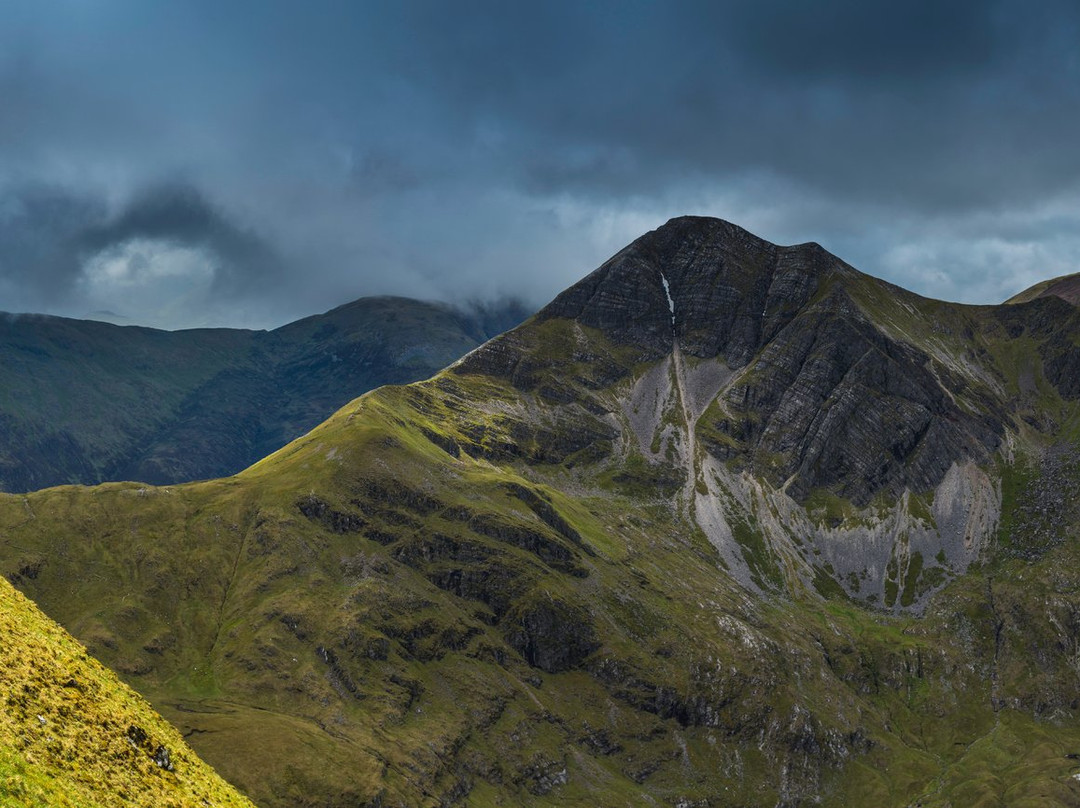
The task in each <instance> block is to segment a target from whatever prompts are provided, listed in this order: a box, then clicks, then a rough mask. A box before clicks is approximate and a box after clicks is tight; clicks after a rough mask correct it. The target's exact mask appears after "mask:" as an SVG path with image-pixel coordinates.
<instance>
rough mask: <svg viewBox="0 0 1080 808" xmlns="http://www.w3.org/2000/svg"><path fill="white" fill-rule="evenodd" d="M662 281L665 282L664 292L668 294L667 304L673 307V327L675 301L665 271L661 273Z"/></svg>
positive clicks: (673, 321) (673, 324)
mask: <svg viewBox="0 0 1080 808" xmlns="http://www.w3.org/2000/svg"><path fill="white" fill-rule="evenodd" d="M660 282H661V283H662V284H664V294H665V295H667V305H668V308H669V309H671V327H672V328H674V327H675V301H674V300H672V299H671V285H670V284H669V283H668V279H667V276H666V275H664V273H663V272H661V273H660Z"/></svg>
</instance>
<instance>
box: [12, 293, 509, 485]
mask: <svg viewBox="0 0 1080 808" xmlns="http://www.w3.org/2000/svg"><path fill="white" fill-rule="evenodd" d="M523 316H524V312H522V311H520V309H519V308H518V307H516V306H514V305H508V306H505V307H496V308H492V309H478V310H476V311H473V312H472V313H470V314H466V313H463V312H458V311H456V310H452V309H450V308H448V307H444V306H439V305H435V304H430V303H422V302H420V301H415V300H408V299H404V298H364V299H361V300H358V301H356V302H354V303H351V304H348V305H346V306H342V307H339V308H337V309H334V310H333V311H330V312H327V313H326V314H321V315H317V316H315V317H309V318H306V319H304V320H300V321H298V322H295V323H291V324H289V325H286V326H283V327H282V328H279V329H276V330H274V331H270V332H254V331H242V330H236V329H196V330H190V331H175V332H167V331H158V330H154V329H149V328H139V327H130V326H127V327H119V326H114V325H110V324H107V323H99V322H93V321H81V320H68V319H63V318H58V317H45V316H40V315H14V316H5V317H3V318H2V319H0V367H3V369H4V384H3V385H2V389H0V445H2V447H3V448H2V449H0V488H2V489H3V490H8V491H25V490H30V489H34V488H43V487H46V486H49V485H57V484H61V483H97V482H101V481H103V480H117V479H136V480H146V481H149V482H154V483H158V484H166V483H173V482H181V481H184V480H191V479H200V478H210V477H220V476H225V475H228V474H233V473H235V472H236V471H239V470H240V469H242V468H244V467H246V466H248V465H250V464H251V463H253V462H255V461H256V460H258V459H259V458H261V457H264V456H265V455H266V454H268V453H269V452H272V451H274V450H275V449H278V448H280V447H281V446H283V445H284V444H285V443H288V441H290V440H292V439H293V438H295V437H297V436H298V435H301V434H303V432H305V431H306V430H308V429H310V428H311V427H313V426H315V425H316V424H317V423H319V422H320V421H321V420H323V419H324V418H325V417H326V416H327V415H329V414H330V413H332V412H333V411H334V410H335V409H337V408H338V407H340V406H341V405H342V404H344V403H345V402H347V401H349V400H350V399H352V398H354V397H355V396H356V395H357V394H358V393H360V392H363V391H366V390H369V389H372V388H374V387H378V386H379V385H382V384H388V383H403V382H410V381H415V380H416V379H421V378H425V377H427V376H429V375H431V374H432V373H434V372H435V371H436V370H438V369H439V368H441V367H443V366H444V365H446V364H447V363H449V362H451V361H453V360H454V359H456V358H458V357H459V356H461V355H462V354H464V353H465V352H466V351H468V350H471V349H472V348H474V347H476V346H477V345H478V344H480V343H481V342H483V341H484V340H486V339H488V338H489V337H491V336H493V335H494V334H496V333H498V332H499V331H501V330H504V329H505V328H509V327H511V326H513V325H515V324H517V322H519V321H520V319H521V318H522V317H523Z"/></svg>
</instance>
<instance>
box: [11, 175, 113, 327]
mask: <svg viewBox="0 0 1080 808" xmlns="http://www.w3.org/2000/svg"><path fill="white" fill-rule="evenodd" d="M104 216H105V209H104V205H103V204H102V203H101V202H100V200H97V199H93V198H90V197H86V196H77V195H73V194H71V193H70V192H67V191H65V190H63V189H60V188H56V187H50V186H30V187H24V188H20V189H18V190H15V191H11V192H9V193H7V194H6V195H3V196H0V289H2V290H3V296H4V298H5V299H4V300H0V309H4V310H8V311H18V310H20V307H49V306H52V305H54V304H62V303H66V302H67V300H68V298H69V297H70V295H71V293H72V291H73V289H74V286H75V283H76V281H77V280H78V277H79V274H80V272H81V258H80V246H79V241H80V238H81V236H82V234H83V233H84V232H85V231H86V229H87V228H88V227H92V226H95V225H96V224H97V223H98V222H100V221H102V220H103V219H104ZM12 302H16V304H15V305H12Z"/></svg>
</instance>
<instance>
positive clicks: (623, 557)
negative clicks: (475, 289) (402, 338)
mask: <svg viewBox="0 0 1080 808" xmlns="http://www.w3.org/2000/svg"><path fill="white" fill-rule="evenodd" d="M1029 298H1030V299H1024V300H1021V301H1014V302H1011V303H1010V304H1008V305H1005V304H1003V305H1000V306H962V305H958V304H951V303H944V302H941V301H934V300H927V299H925V298H921V297H919V296H917V295H915V294H912V293H910V292H907V291H905V290H903V289H899V288H897V287H895V286H892V285H890V284H887V283H885V282H883V281H880V280H877V279H875V278H872V277H870V276H867V275H864V274H862V273H860V272H858V271H857V270H855V269H854V268H853V267H851V266H849V265H848V264H846V263H844V262H843V261H842V260H840V259H839V258H836V257H835V256H832V255H831V254H829V253H828V252H827V251H825V250H824V249H822V248H821V247H820V246H818V245H816V244H803V245H796V246H791V247H780V246H776V245H773V244H770V243H768V242H766V241H763V240H761V239H759V238H757V237H755V236H753V235H752V234H750V233H748V232H746V231H745V230H742V229H741V228H739V227H737V226H735V225H732V224H730V223H727V222H723V221H720V220H716V219H705V218H690V217H688V218H680V219H675V220H672V221H671V222H669V223H668V224H666V225H665V226H663V227H661V228H659V229H658V230H656V231H654V232H652V233H649V234H646V235H645V236H643V237H641V238H640V239H638V240H637V241H635V242H634V243H633V244H631V245H629V246H628V247H626V248H625V249H624V250H622V251H621V252H619V253H618V254H617V255H615V256H614V257H612V258H611V259H610V260H609V261H607V262H606V263H605V264H604V265H603V266H601V267H600V268H599V269H597V270H596V271H595V272H593V273H592V274H591V275H589V276H587V277H586V278H584V279H583V280H582V281H580V282H579V283H578V284H576V285H574V286H573V287H571V288H570V289H568V290H566V291H565V292H564V293H563V294H561V295H559V296H558V297H557V298H556V299H555V300H554V301H552V303H551V304H549V305H548V306H547V307H546V308H544V309H543V310H541V311H540V312H539V313H538V314H537V315H535V316H534V317H532V318H531V319H529V320H528V321H526V322H525V323H523V324H522V325H520V326H519V327H517V328H515V329H513V330H511V331H509V332H507V333H505V334H503V335H501V336H499V337H496V338H495V339H493V340H490V341H489V342H487V343H485V344H483V345H482V346H480V347H478V348H476V349H475V350H473V351H472V352H471V353H469V354H467V355H466V356H465V357H464V358H462V359H461V360H459V361H457V362H456V363H454V364H453V365H451V366H450V367H448V368H447V369H446V370H444V371H442V372H440V373H438V374H436V375H435V376H433V377H432V378H430V379H428V380H426V381H422V382H417V383H414V384H410V385H407V386H400V387H383V388H380V389H378V390H375V391H373V392H370V393H368V394H366V395H364V396H362V397H361V398H358V399H356V400H355V401H353V402H352V403H351V404H349V405H347V406H346V407H344V408H343V409H341V410H339V411H338V412H337V413H336V414H335V415H334V416H333V417H331V418H330V419H329V420H328V421H326V422H324V423H323V424H321V425H320V426H318V427H316V428H315V429H314V430H312V431H311V432H310V433H308V434H307V435H305V436H304V437H302V438H300V439H298V440H296V441H294V442H293V443H291V444H289V445H287V446H286V447H284V448H283V449H281V450H280V451H277V452H275V453H274V454H272V455H270V456H269V457H267V458H266V459H265V460H262V461H261V462H259V463H257V464H256V465H254V466H253V467H251V468H249V469H248V470H246V471H244V472H243V473H241V474H239V475H237V476H235V477H232V478H229V479H225V480H217V481H210V482H202V483H191V484H187V485H182V486H172V487H169V488H154V487H151V486H148V485H144V484H136V483H123V484H110V485H105V486H100V487H97V488H75V487H67V488H56V489H51V490H48V491H42V492H38V493H33V494H27V495H22V496H12V495H6V496H4V497H2V498H0V570H2V571H3V572H4V573H5V574H6V575H7V577H8V578H9V580H11V581H12V582H13V583H14V584H15V585H16V586H18V587H19V588H20V589H22V590H23V591H24V592H25V593H26V594H28V595H29V596H31V597H32V598H34V599H35V600H36V601H37V603H38V604H40V606H41V607H42V608H43V609H44V610H45V611H46V612H47V613H48V614H50V615H51V616H52V617H53V618H54V619H56V620H58V621H59V622H60V623H62V624H63V625H64V626H65V628H67V630H68V631H70V632H71V633H73V634H74V635H75V636H76V637H78V638H79V639H80V640H81V641H82V642H84V643H85V644H86V645H87V647H88V648H89V650H90V651H91V652H92V653H94V654H95V655H96V656H98V657H99V658H100V659H101V660H102V661H104V662H105V663H106V664H107V665H109V666H111V667H113V668H114V669H115V670H117V671H118V672H119V673H120V675H121V676H123V677H124V678H125V680H126V681H127V682H128V683H129V684H130V685H131V686H133V687H134V688H136V689H137V690H139V691H141V692H142V693H143V694H144V695H145V696H146V697H148V698H149V699H150V701H151V702H152V703H153V704H154V706H155V707H156V708H157V709H158V710H159V711H160V712H161V713H162V714H163V715H165V717H166V718H168V719H170V720H172V721H173V722H174V723H176V725H177V726H178V728H179V729H180V730H181V731H182V732H183V734H184V736H185V737H186V738H187V740H188V742H189V743H190V744H191V746H192V748H193V749H194V750H195V751H196V752H198V753H199V754H200V755H201V756H202V757H203V758H204V759H205V760H206V761H208V762H209V763H210V764H211V765H213V766H214V767H215V768H216V769H217V770H218V771H219V772H220V773H221V774H222V775H223V776H225V777H226V778H227V779H228V780H230V781H231V782H232V783H234V784H235V785H237V786H238V787H239V788H240V789H241V790H242V791H244V792H245V793H246V794H247V795H248V796H250V797H251V798H252V799H253V800H254V801H255V802H256V803H257V804H260V805H265V806H286V805H289V806H292V805H309V806H345V805H349V806H355V805H369V806H383V808H385V807H386V806H416V805H421V806H450V805H476V806H487V805H490V806H497V805H536V806H542V805H560V806H562V805H580V806H595V805H603V806H639V805H670V806H691V805H693V806H742V805H747V806H770V807H771V806H803V805H834V806H850V805H867V806H871V805H872V806H894V805H895V806H907V805H922V806H948V805H951V806H957V805H986V806H991V805H1024V804H1027V805H1069V804H1080V780H1077V778H1076V777H1075V776H1074V775H1075V774H1077V772H1078V771H1080V765H1078V764H1077V763H1076V761H1077V756H1078V755H1080V712H1078V711H1080V698H1078V696H1077V693H1078V692H1080V691H1078V686H1080V663H1078V659H1080V544H1078V542H1077V541H1076V535H1077V527H1078V524H1080V509H1078V508H1077V507H1076V506H1075V505H1074V504H1072V502H1071V498H1070V494H1069V493H1068V492H1070V491H1072V490H1073V489H1075V486H1076V485H1077V483H1078V482H1080V460H1078V459H1077V458H1078V457H1080V454H1078V452H1077V446H1076V443H1077V440H1078V438H1080V402H1078V399H1080V347H1078V344H1080V313H1078V310H1077V308H1076V307H1075V306H1074V305H1073V304H1072V303H1071V302H1069V300H1068V299H1066V298H1065V297H1063V296H1061V295H1059V294H1057V293H1048V294H1042V293H1041V292H1039V291H1038V290H1036V291H1035V292H1034V293H1033V294H1031V295H1030V296H1029Z"/></svg>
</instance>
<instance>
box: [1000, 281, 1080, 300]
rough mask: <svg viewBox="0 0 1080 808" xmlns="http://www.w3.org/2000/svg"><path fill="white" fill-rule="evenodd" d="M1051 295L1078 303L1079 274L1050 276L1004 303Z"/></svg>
mask: <svg viewBox="0 0 1080 808" xmlns="http://www.w3.org/2000/svg"><path fill="white" fill-rule="evenodd" d="M1047 295H1053V296H1055V297H1060V298H1061V299H1062V300H1066V301H1068V302H1069V303H1072V304H1073V305H1074V306H1075V305H1078V304H1080V274H1073V275H1062V276H1061V277H1060V278H1051V279H1050V280H1046V281H1041V282H1039V283H1037V284H1035V285H1034V286H1032V287H1031V288H1029V289H1025V290H1024V291H1023V292H1020V293H1019V294H1017V295H1013V296H1012V297H1010V298H1009V299H1008V300H1006V301H1005V302H1006V303H1027V302H1028V301H1031V300H1034V299H1035V298H1038V297H1046V296H1047Z"/></svg>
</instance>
